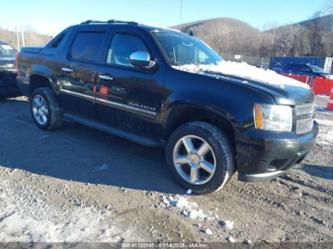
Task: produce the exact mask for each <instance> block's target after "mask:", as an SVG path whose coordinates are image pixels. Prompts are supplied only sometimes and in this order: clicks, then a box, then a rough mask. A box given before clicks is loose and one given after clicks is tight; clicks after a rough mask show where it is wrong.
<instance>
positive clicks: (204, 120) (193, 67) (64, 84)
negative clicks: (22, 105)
mask: <svg viewBox="0 0 333 249" xmlns="http://www.w3.org/2000/svg"><path fill="white" fill-rule="evenodd" d="M17 64H18V76H17V80H18V84H19V87H20V89H21V90H22V91H23V93H24V94H25V95H26V96H29V97H30V102H31V113H32V117H33V119H34V121H35V122H36V124H37V126H39V127H40V128H41V129H45V130H51V129H56V128H59V127H60V126H61V125H62V121H63V120H70V121H74V122H78V123H80V124H83V125H87V126H90V127H93V128H96V129H99V130H102V131H105V132H107V133H111V134H114V135H116V136H119V137H122V138H125V139H128V140H131V141H133V142H137V143H139V144H142V145H146V146H152V147H156V146H157V147H162V148H164V149H165V156H166V162H167V165H168V167H170V169H171V171H172V172H173V174H174V175H175V178H176V179H177V180H178V182H179V183H180V184H181V185H182V186H183V187H185V188H186V189H192V191H193V192H194V193H208V192H212V191H215V190H218V189H220V188H221V187H223V186H224V185H225V183H226V182H227V181H228V180H229V179H230V177H231V176H232V174H233V173H234V172H235V171H238V177H239V179H240V180H243V181H261V180H270V179H274V178H276V177H277V176H279V175H281V174H283V173H284V172H285V170H287V169H289V168H290V167H292V166H294V165H295V164H298V163H300V162H301V161H302V160H303V159H304V158H305V156H306V155H307V154H308V152H309V151H310V149H311V148H312V146H313V144H314V141H315V138H316V136H317V133H318V125H317V123H316V122H314V120H313V114H314V109H313V94H312V92H311V90H310V89H309V87H308V86H307V85H306V84H303V83H300V82H297V81H294V80H292V79H289V78H286V77H283V76H281V75H278V74H276V73H275V72H273V71H268V70H262V69H258V68H256V67H252V66H249V65H247V64H244V63H234V62H227V61H224V60H223V59H222V58H221V57H220V56H219V55H218V54H217V53H216V52H215V51H214V50H212V49H211V48H210V47H209V46H207V45H206V44H205V43H204V42H202V41H200V40H199V39H197V38H195V37H192V36H189V35H187V34H184V33H181V32H179V31H176V30H171V29H163V28H157V27H151V26H146V25H141V24H138V23H135V22H122V21H115V20H110V21H107V22H99V21H86V22H83V23H81V24H79V25H75V26H72V27H69V28H67V29H66V30H64V31H63V32H61V33H60V34H59V35H58V36H56V37H55V38H54V39H53V40H52V41H51V42H50V43H49V44H48V45H46V46H45V47H44V48H23V49H22V51H21V53H20V54H19V56H18V61H17ZM156 180H158V179H156Z"/></svg>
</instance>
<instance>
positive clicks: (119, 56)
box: [106, 34, 148, 67]
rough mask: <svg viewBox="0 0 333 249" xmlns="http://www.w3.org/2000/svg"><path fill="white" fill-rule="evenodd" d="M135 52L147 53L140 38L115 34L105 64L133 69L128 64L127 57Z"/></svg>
mask: <svg viewBox="0 0 333 249" xmlns="http://www.w3.org/2000/svg"><path fill="white" fill-rule="evenodd" d="M137 51H146V52H148V49H147V47H146V45H145V44H144V43H143V41H142V40H141V39H140V38H138V37H136V36H134V35H127V34H116V35H115V36H114V37H113V39H112V42H111V45H110V47H109V50H108V54H107V58H106V64H113V65H121V66H127V67H134V66H133V65H132V64H131V63H130V60H129V57H130V55H131V54H132V53H134V52H137Z"/></svg>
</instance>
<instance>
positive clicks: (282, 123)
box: [253, 104, 293, 131]
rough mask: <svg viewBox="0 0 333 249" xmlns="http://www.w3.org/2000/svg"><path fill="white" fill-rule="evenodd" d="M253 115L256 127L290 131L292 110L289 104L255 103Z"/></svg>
mask: <svg viewBox="0 0 333 249" xmlns="http://www.w3.org/2000/svg"><path fill="white" fill-rule="evenodd" d="M253 115H254V123H255V127H256V128H257V129H261V130H270V131H292V125H293V112H292V108H291V107H289V106H283V105H266V104H255V105H254V110H253Z"/></svg>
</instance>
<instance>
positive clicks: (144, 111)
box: [96, 98, 156, 116]
mask: <svg viewBox="0 0 333 249" xmlns="http://www.w3.org/2000/svg"><path fill="white" fill-rule="evenodd" d="M96 102H97V103H99V104H105V105H107V106H110V107H115V108H122V109H126V110H129V111H136V112H142V113H145V114H148V115H151V116H156V112H153V111H148V110H143V109H140V108H137V107H134V106H130V105H126V104H121V103H117V102H113V101H109V100H106V99H101V98H96Z"/></svg>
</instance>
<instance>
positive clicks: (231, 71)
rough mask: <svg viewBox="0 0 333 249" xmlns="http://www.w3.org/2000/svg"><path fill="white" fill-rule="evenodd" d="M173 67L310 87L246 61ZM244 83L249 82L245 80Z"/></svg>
mask: <svg viewBox="0 0 333 249" xmlns="http://www.w3.org/2000/svg"><path fill="white" fill-rule="evenodd" d="M173 68H175V69H178V70H181V71H186V72H190V73H198V74H200V73H205V72H210V73H222V74H225V75H233V76H238V77H242V78H246V79H249V80H256V81H260V82H263V83H266V84H269V85H274V86H277V87H280V88H282V89H283V88H285V87H286V86H296V87H300V88H305V89H310V87H309V86H308V85H307V84H304V83H302V82H299V81H297V80H294V79H291V78H289V77H285V76H283V75H280V74H278V73H276V72H274V71H272V70H265V69H262V68H257V67H255V66H251V65H249V64H247V63H245V62H242V63H239V62H232V61H221V62H219V63H218V64H208V65H205V64H199V65H195V64H187V65H181V66H173ZM243 83H247V82H246V81H243Z"/></svg>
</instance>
